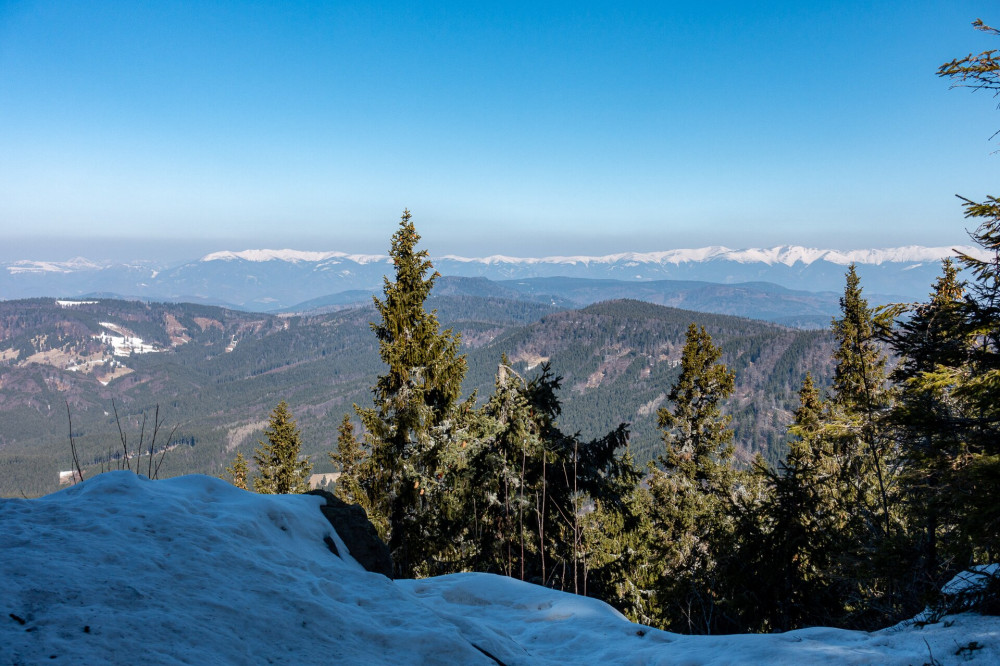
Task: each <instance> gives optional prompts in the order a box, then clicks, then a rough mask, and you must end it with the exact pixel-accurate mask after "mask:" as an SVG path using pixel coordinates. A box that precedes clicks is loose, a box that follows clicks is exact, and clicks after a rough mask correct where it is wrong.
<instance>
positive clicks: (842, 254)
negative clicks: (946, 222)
mask: <svg viewBox="0 0 1000 666" xmlns="http://www.w3.org/2000/svg"><path fill="white" fill-rule="evenodd" d="M956 251H959V252H963V253H966V254H971V255H972V256H980V255H981V254H982V251H981V250H979V249H978V248H974V247H969V246H960V247H955V248H952V247H947V246H941V247H924V246H919V245H907V246H905V247H895V248H884V249H871V250H824V249H819V248H809V247H802V246H799V245H779V246H777V247H772V248H748V249H744V250H733V249H730V248H728V247H725V246H722V245H714V246H710V247H702V248H691V249H678V250H664V251H661V252H622V253H618V254H607V255H602V256H587V255H577V256H551V257H510V256H506V255H500V254H494V255H490V256H488V257H476V258H471V257H461V256H457V255H453V254H448V255H444V256H443V257H441V259H446V260H449V261H456V262H460V263H482V264H487V265H490V264H529V265H530V264H582V265H589V264H616V263H622V264H635V265H639V264H673V265H679V264H687V263H697V262H706V261H732V262H736V263H740V264H752V263H759V264H766V265H768V266H773V265H775V264H784V265H785V266H793V265H795V264H802V265H804V266H808V265H810V264H813V263H815V262H817V261H827V262H829V263H831V264H837V265H840V266H846V265H848V264H851V263H856V264H874V265H880V264H883V263H914V262H919V263H923V262H928V261H940V260H941V259H944V258H945V257H952V256H955V252H956Z"/></svg>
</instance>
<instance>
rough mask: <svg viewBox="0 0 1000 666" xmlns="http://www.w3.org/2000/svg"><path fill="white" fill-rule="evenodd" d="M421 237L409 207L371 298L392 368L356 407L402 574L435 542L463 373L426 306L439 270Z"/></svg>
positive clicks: (375, 512) (461, 361)
mask: <svg viewBox="0 0 1000 666" xmlns="http://www.w3.org/2000/svg"><path fill="white" fill-rule="evenodd" d="M419 240H420V236H419V235H418V234H417V232H416V229H415V228H414V225H413V222H412V221H411V216H410V212H409V211H408V210H407V211H404V212H403V216H402V218H401V219H400V223H399V229H398V230H397V231H396V233H395V234H394V235H393V237H392V245H391V248H390V251H389V254H390V256H391V257H392V262H393V267H394V271H395V279H394V280H393V281H390V280H389V278H388V277H386V278H385V280H384V285H383V298H382V299H381V300H380V299H379V298H378V297H373V300H374V303H375V309H376V311H377V312H378V314H379V317H380V320H379V321H378V322H373V323H372V324H371V328H372V330H373V331H374V332H375V336H376V337H377V338H378V341H379V355H380V356H381V358H382V361H383V362H384V363H385V364H386V366H387V368H386V371H385V372H384V373H383V374H381V375H379V377H378V379H377V381H376V383H375V386H374V387H373V388H372V397H373V400H374V406H373V407H371V408H367V409H358V410H357V413H358V415H359V417H360V418H361V422H362V424H363V425H364V428H365V438H366V443H367V445H368V450H369V451H370V455H369V458H368V461H367V463H366V465H365V473H364V475H363V476H364V484H365V492H366V493H367V495H368V500H369V502H368V503H369V507H370V509H371V511H370V513H371V517H372V518H373V522H375V523H376V526H378V527H381V531H382V536H383V537H385V538H386V539H387V541H388V544H389V549H390V552H391V553H392V557H393V566H394V568H395V573H396V575H398V576H402V577H406V576H412V575H413V574H414V573H415V572H416V571H417V570H418V569H419V567H421V566H423V565H425V564H426V560H427V558H428V557H429V556H430V554H431V553H432V552H433V551H434V549H435V547H436V545H435V544H434V543H432V542H433V541H434V538H433V535H432V534H430V533H429V529H430V527H431V525H432V524H433V522H434V520H435V517H434V516H433V515H432V512H433V511H435V510H437V508H438V507H437V506H436V505H435V504H434V502H433V501H432V498H433V497H434V496H435V493H436V491H437V490H438V488H437V486H438V485H439V481H440V479H442V478H444V476H445V475H446V473H447V470H446V469H445V468H444V458H445V456H446V453H447V452H446V450H445V449H446V446H447V444H448V442H451V443H454V440H452V439H449V438H448V437H445V436H444V435H445V433H447V432H448V431H449V429H450V430H451V431H452V432H454V425H455V424H454V422H453V419H454V418H455V417H456V409H455V408H456V406H457V404H458V397H459V393H460V390H461V385H462V379H463V377H464V375H465V357H464V356H461V355H459V354H458V348H459V336H458V334H455V333H452V331H451V330H450V329H449V330H446V331H439V325H438V320H437V316H436V314H435V312H433V311H431V312H428V311H427V310H425V309H424V303H425V301H426V300H427V298H428V296H429V295H430V293H431V289H432V288H433V286H434V281H435V280H436V279H437V278H438V277H439V274H438V273H437V272H434V273H432V274H430V275H428V273H429V272H430V271H431V269H432V268H433V266H432V264H431V262H430V260H429V259H428V258H427V251H426V250H417V242H418V241H419ZM446 440H447V441H446ZM438 545H439V544H438Z"/></svg>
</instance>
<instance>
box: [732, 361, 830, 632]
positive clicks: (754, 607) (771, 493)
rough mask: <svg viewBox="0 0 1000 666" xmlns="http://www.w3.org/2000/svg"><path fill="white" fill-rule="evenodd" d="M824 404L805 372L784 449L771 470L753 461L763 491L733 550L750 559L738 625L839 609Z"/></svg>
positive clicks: (816, 617) (810, 618)
mask: <svg viewBox="0 0 1000 666" xmlns="http://www.w3.org/2000/svg"><path fill="white" fill-rule="evenodd" d="M824 411H825V406H824V403H823V401H822V400H821V398H820V394H819V390H818V389H817V388H816V386H815V384H814V383H813V380H812V376H811V375H809V374H807V375H806V377H805V379H804V380H803V383H802V388H801V389H800V390H799V406H798V408H797V409H796V410H795V415H794V416H795V420H794V422H793V423H792V425H790V426H789V429H788V430H789V434H790V435H791V441H790V442H789V451H788V455H787V456H786V458H785V460H784V461H783V462H782V463H781V464H780V465H779V467H778V469H777V470H774V469H770V468H768V467H766V466H764V465H762V464H761V463H760V462H759V461H758V462H757V463H756V465H755V471H756V473H757V474H758V475H760V476H761V477H762V479H763V482H764V485H765V488H766V498H767V499H766V500H765V501H764V503H763V505H762V506H761V507H760V514H759V515H758V516H755V517H751V520H750V521H747V520H745V519H744V521H743V523H742V528H743V531H742V533H741V535H740V541H741V544H742V551H743V552H741V554H740V555H739V557H740V558H742V559H745V560H747V561H748V562H750V565H749V566H748V567H746V572H745V575H746V574H749V578H745V579H744V580H743V581H742V582H741V583H742V584H743V585H744V586H747V587H749V588H750V589H751V590H752V592H753V594H752V595H751V596H750V598H749V601H751V602H752V603H750V604H749V605H748V606H746V607H744V608H742V609H741V611H742V616H743V618H744V624H745V626H747V628H750V629H753V630H756V631H773V630H779V631H788V630H790V629H796V628H798V627H802V626H807V625H810V624H831V623H835V622H836V621H837V620H838V619H839V618H840V616H841V614H842V613H841V611H840V609H839V604H840V599H839V589H838V586H837V581H836V577H835V576H834V575H833V574H834V558H835V556H836V553H837V552H838V538H839V530H838V520H837V517H836V516H837V506H836V501H837V497H838V496H837V483H838V478H837V473H838V469H837V465H836V460H835V458H834V455H833V451H832V447H831V445H830V443H829V442H828V441H825V440H824V439H823V437H822V428H823V422H824V419H825V416H824ZM752 518H756V521H754V520H752ZM748 527H749V528H750V529H749V530H748V529H747V528H748ZM755 527H756V529H755Z"/></svg>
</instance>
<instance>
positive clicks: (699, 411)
mask: <svg viewBox="0 0 1000 666" xmlns="http://www.w3.org/2000/svg"><path fill="white" fill-rule="evenodd" d="M967 210H968V213H969V215H970V217H973V218H975V219H977V220H979V221H981V224H980V226H979V227H978V228H977V229H976V231H975V232H974V233H973V234H972V237H973V239H974V240H975V241H976V242H977V243H978V244H979V245H980V246H981V247H982V248H984V249H986V250H988V251H989V252H991V253H992V256H993V257H994V259H993V260H992V261H982V260H978V259H975V258H973V257H969V256H965V255H960V256H959V257H958V263H959V265H960V266H961V267H963V268H964V269H965V271H964V272H965V274H966V275H968V276H969V277H970V279H969V280H968V281H967V282H963V281H962V280H961V278H960V277H959V276H960V271H959V266H956V264H955V263H954V262H952V261H951V260H950V259H949V260H946V261H945V262H944V263H943V265H942V274H941V277H940V278H939V279H938V280H937V282H936V283H935V284H934V285H931V286H930V287H929V290H930V295H929V297H928V300H927V301H926V302H924V303H917V304H900V305H895V306H890V307H883V308H879V309H875V308H872V307H871V306H869V304H868V302H867V300H866V299H865V297H864V294H863V287H862V285H861V284H860V280H859V278H858V276H857V274H856V272H855V268H854V266H853V265H851V266H850V267H849V268H848V270H847V273H846V275H845V287H844V293H843V296H842V297H841V299H840V310H841V312H840V316H839V317H837V318H835V319H834V321H833V322H832V325H831V331H830V332H829V333H828V336H829V341H830V345H829V350H828V353H826V354H823V353H817V351H816V350H817V349H818V346H817V345H816V339H815V338H812V337H808V336H812V335H815V334H809V333H802V332H796V331H786V332H785V335H784V336H775V335H774V333H773V331H770V330H768V328H767V325H765V324H760V323H757V322H747V321H745V320H736V319H733V318H727V317H722V316H709V317H704V318H702V319H701V321H697V322H696V321H692V319H694V318H693V317H692V316H691V313H686V312H684V311H677V310H664V309H662V308H658V307H656V306H652V305H649V304H645V303H640V302H636V301H618V302H612V303H605V304H598V305H595V306H591V307H589V308H585V309H583V310H579V311H569V312H560V313H555V314H551V315H547V316H545V317H544V318H543V319H542V320H540V321H539V322H538V323H537V324H536V325H534V326H537V327H539V328H542V329H544V330H546V331H547V333H546V334H545V335H544V336H542V337H541V338H540V339H541V340H544V341H545V342H546V343H547V344H545V345H544V346H533V343H534V342H535V341H536V340H537V339H536V338H531V337H525V332H524V330H520V331H516V332H514V333H512V334H510V335H507V336H501V337H498V338H496V339H495V340H493V341H491V342H489V343H488V344H485V345H483V346H482V347H480V348H477V349H476V350H475V352H474V353H475V354H489V353H493V354H499V358H498V360H497V362H496V366H495V367H496V372H495V375H494V379H493V387H492V389H491V390H489V391H488V393H487V392H486V391H484V394H486V395H488V397H480V396H479V395H478V393H477V394H473V395H471V396H470V395H468V393H467V392H464V391H463V382H464V381H465V379H466V377H467V375H468V374H470V373H469V368H470V360H471V358H472V356H473V354H472V353H469V354H464V353H462V352H463V351H464V350H463V348H462V346H461V344H460V335H459V333H458V332H457V331H455V330H453V329H444V330H442V328H441V326H440V324H439V321H438V318H437V316H436V313H435V312H434V311H433V310H428V309H427V308H426V307H425V305H426V303H427V302H428V300H429V298H430V295H431V293H432V291H433V286H434V282H435V281H436V280H437V278H438V277H439V276H438V274H437V273H433V272H432V271H433V266H432V265H431V262H430V261H429V259H428V257H427V252H426V250H419V249H417V243H418V241H419V238H420V237H419V235H418V234H417V232H416V229H415V228H414V225H413V222H412V220H411V217H410V215H409V213H408V212H405V213H404V215H403V218H402V220H401V222H400V227H399V229H398V231H397V232H396V234H395V235H394V236H393V239H392V247H391V250H390V253H391V256H392V257H393V259H394V265H395V267H396V279H395V281H387V282H386V285H385V289H384V294H383V298H381V299H376V300H375V306H376V311H377V318H376V321H375V322H373V323H372V324H371V328H372V332H373V333H374V337H375V339H376V340H377V341H378V353H379V357H380V358H381V360H382V362H383V368H382V371H381V373H380V374H379V376H378V378H377V380H376V382H375V384H374V386H373V388H372V398H373V401H372V402H371V403H368V402H363V403H360V404H357V405H355V406H354V412H355V416H356V417H357V418H358V419H359V420H360V422H361V428H360V430H359V431H358V432H360V433H361V437H360V438H359V437H358V436H357V435H356V434H355V432H356V431H355V428H354V427H353V425H352V423H351V421H352V416H351V415H350V414H345V416H344V417H343V419H342V422H341V428H340V430H339V437H338V445H337V450H336V451H333V452H331V454H330V457H331V460H332V461H335V462H336V463H337V465H338V466H339V468H340V470H341V472H342V474H341V477H340V479H339V480H338V484H337V489H336V492H337V494H338V495H339V496H340V497H341V498H342V499H344V500H345V501H348V502H353V503H357V504H360V505H361V506H363V507H364V508H365V510H366V511H367V513H368V515H369V517H370V519H371V520H372V522H373V523H374V524H375V525H376V528H377V529H378V530H379V532H380V534H381V536H382V537H383V538H384V539H385V540H386V542H387V543H388V544H389V548H390V551H391V553H392V557H393V563H394V570H395V574H396V575H397V576H402V577H413V576H426V575H440V574H446V573H452V572H459V571H486V572H494V573H499V574H503V575H507V576H514V577H518V578H520V579H522V580H528V581H532V582H535V583H537V584H540V585H546V586H550V587H554V588H558V589H561V590H566V591H571V592H574V593H577V594H586V595H592V596H596V597H599V598H601V599H603V600H605V601H607V602H609V603H611V604H613V605H615V606H616V607H618V608H619V609H620V610H622V612H624V613H625V614H626V615H628V616H629V617H630V618H632V619H633V620H635V621H638V622H642V623H645V624H649V625H653V626H657V627H662V628H665V629H669V630H673V631H683V632H693V633H729V632H745V631H776V630H777V631H786V630H789V629H793V628H797V627H802V626H809V625H814V624H824V625H833V626H841V627H851V628H874V627H878V626H884V625H885V624H886V623H888V622H894V621H898V620H900V619H902V618H906V617H911V616H912V615H913V614H914V613H916V612H917V611H919V610H921V609H922V608H924V607H926V606H928V605H930V606H931V607H933V608H942V607H941V606H940V605H935V604H939V601H940V600H939V599H937V597H936V594H937V592H938V590H940V588H941V585H942V583H943V582H945V581H946V580H948V579H949V578H950V577H951V576H952V575H954V574H955V573H956V572H957V571H959V570H962V569H965V568H967V567H970V566H973V565H976V564H983V563H989V562H992V561H995V559H996V557H997V556H998V554H1000V553H998V549H1000V514H998V511H1000V508H998V503H997V502H996V498H997V489H998V485H1000V483H998V479H1000V451H998V450H997V441H1000V438H998V437H997V434H998V433H997V429H998V428H1000V413H998V405H997V401H996V399H995V397H996V395H997V388H998V384H997V382H998V381H1000V360H998V359H1000V334H998V331H1000V326H998V324H1000V309H998V307H997V305H996V303H997V302H1000V297H998V296H997V294H998V293H1000V292H998V290H1000V203H998V202H996V201H994V200H990V201H988V202H987V203H985V204H975V203H972V202H969V203H968V204H967ZM684 322H686V325H685V323H684ZM654 331H655V334H654ZM623 339H628V340H629V341H630V344H629V345H628V347H627V348H626V347H625V346H623V345H622V344H621V342H620V341H621V340H623ZM543 352H544V353H545V354H546V355H545V356H543V355H542V354H543ZM560 354H561V355H560ZM494 358H496V356H494ZM803 358H806V359H808V361H809V362H807V363H805V364H803V363H802V359H803ZM793 359H794V361H793ZM824 360H826V361H829V363H831V364H832V375H830V374H828V375H826V377H829V382H828V383H827V381H825V380H823V381H819V382H818V381H817V380H816V378H815V376H814V374H813V372H812V370H810V369H807V368H806V367H804V366H807V365H811V366H812V367H814V368H816V369H817V370H818V371H820V372H822V371H824V370H825V369H826V368H827V366H826V365H824V363H823V361H824ZM518 361H522V362H523V361H530V365H531V366H537V368H538V369H537V370H536V371H534V372H532V373H527V372H524V371H523V370H524V368H523V367H521V366H518V365H517V362H518ZM657 361H663V362H662V363H657ZM477 365H478V366H479V367H480V370H479V372H482V367H483V366H484V365H485V364H483V363H479V364H477ZM561 366H565V367H569V368H572V369H573V370H574V374H572V375H570V374H569V373H566V374H563V373H561V372H560V371H559V370H560V367H561ZM738 375H742V376H743V381H742V383H738V382H737V381H736V377H737V376H738ZM612 376H619V377H622V378H623V381H622V382H621V384H620V385H619V387H620V388H619V390H620V391H621V393H620V394H619V393H617V392H608V393H605V394H604V396H606V397H605V399H606V400H607V403H604V402H602V401H598V400H594V401H580V407H579V410H580V411H579V412H577V413H576V414H575V415H574V417H575V418H570V416H569V414H568V410H565V411H564V409H563V396H565V395H567V394H570V395H571V394H572V393H573V392H574V391H578V390H579V391H582V392H584V393H586V389H587V388H588V387H592V385H600V383H601V382H603V381H604V380H606V379H607V378H609V377H612ZM646 380H648V381H646ZM481 382H482V379H479V380H478V381H477V383H481ZM646 384H649V386H648V387H647V386H646ZM793 386H794V387H796V389H797V401H796V403H795V404H794V405H790V406H789V405H785V404H784V403H782V402H779V401H778V400H774V401H773V402H770V403H764V404H763V405H762V404H761V403H759V402H757V403H754V402H753V401H749V400H747V397H748V396H749V395H750V394H751V393H758V392H759V393H764V394H767V395H769V396H772V398H774V397H777V396H780V395H782V393H783V392H785V391H787V390H788V389H790V388H791V387H793ZM664 387H667V388H664ZM657 391H660V392H664V391H665V394H664V393H660V394H657V393H656V392H657ZM625 393H628V394H629V395H631V396H632V399H634V400H639V401H642V400H645V399H646V398H649V397H650V396H654V395H655V396H656V397H654V398H653V399H652V400H651V401H650V402H648V403H645V404H647V405H649V407H648V411H649V412H650V413H652V414H654V415H655V428H656V430H657V432H658V434H659V442H658V443H657V444H654V445H650V443H649V441H648V440H645V441H643V444H642V448H639V447H635V449H633V447H632V446H631V445H630V442H631V437H632V431H631V426H630V424H628V423H625V422H622V423H618V424H616V425H614V426H612V427H611V428H609V429H607V430H605V431H601V430H600V428H601V427H603V424H606V421H602V419H606V418H608V416H612V415H613V414H614V411H613V407H610V408H609V409H607V411H605V409H602V408H603V407H604V406H605V405H606V404H608V405H611V404H625V403H627V402H628V398H625V397H624V396H623V394H625ZM591 395H599V394H597V393H596V392H594V393H592V394H591ZM369 405H370V406H369ZM747 412H754V413H755V414H758V413H759V414H764V415H766V416H767V417H770V419H771V420H772V421H773V422H774V423H775V425H776V426H779V425H784V426H787V427H785V428H784V430H785V434H784V436H783V437H782V438H781V439H780V441H781V445H779V444H778V441H777V440H775V441H774V442H773V443H772V441H771V440H768V439H767V438H763V437H761V436H760V433H759V432H754V433H753V436H754V441H756V442H758V443H759V444H760V446H759V447H758V448H757V450H747V449H746V448H744V449H743V450H742V454H743V455H742V456H738V455H736V454H737V447H736V446H735V444H734V442H735V437H736V434H737V432H738V429H737V428H735V427H734V423H737V418H738V417H740V416H745V415H746V414H747ZM785 414H788V418H787V419H785V418H784V415H785ZM612 417H613V416H612ZM748 421H749V422H750V423H751V424H755V423H759V422H760V421H753V420H749V419H745V418H744V421H743V423H746V422H748ZM580 423H584V424H586V425H585V427H577V426H578V424H580ZM564 424H573V426H574V428H576V429H574V430H569V429H567V428H566V427H565V425H564ZM744 427H746V426H744ZM751 427H753V426H751ZM588 429H589V431H588ZM778 429H779V430H780V429H781V428H778ZM639 452H642V453H643V454H644V457H645V459H646V461H644V462H645V464H642V463H640V462H638V456H637V455H636V454H637V453H639ZM769 457H770V458H771V459H770V460H769V459H768V458H769ZM994 596H995V595H994ZM942 612H943V611H942Z"/></svg>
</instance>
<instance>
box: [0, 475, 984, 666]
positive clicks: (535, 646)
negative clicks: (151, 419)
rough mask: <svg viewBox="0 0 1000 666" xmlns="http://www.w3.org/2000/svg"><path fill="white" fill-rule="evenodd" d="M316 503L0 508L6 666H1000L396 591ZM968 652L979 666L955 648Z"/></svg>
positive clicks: (170, 484) (916, 637)
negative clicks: (683, 631) (360, 559)
mask: <svg viewBox="0 0 1000 666" xmlns="http://www.w3.org/2000/svg"><path fill="white" fill-rule="evenodd" d="M321 501H322V500H321V499H320V498H318V497H313V496H301V495H299V496H263V495H254V494H251V493H247V492H244V491H241V490H237V489H236V488H233V487H232V486H230V485H229V484H227V483H225V482H223V481H220V480H218V479H213V478H210V477H205V476H189V477H180V478H176V479H170V480H166V481H155V482H152V481H148V480H146V479H144V478H141V477H138V476H135V475H133V474H130V473H128V472H111V473H107V474H103V475H101V476H98V477H95V478H93V479H90V480H88V481H86V482H85V483H82V484H79V485H76V486H73V487H71V488H68V489H66V490H63V491H61V492H59V493H55V494H53V495H49V496H47V497H44V498H41V499H35V500H20V499H0V554H2V557H0V606H2V611H3V615H2V616H0V664H38V663H74V664H106V663H113V664H126V663H128V664H132V663H152V664H181V663H191V664H207V663H211V664H247V663H277V664H321V663H350V664H372V663H392V664H400V663H406V664H443V663H463V664H465V663H468V664H475V663H482V664H495V663H497V662H498V661H499V662H501V663H505V664H550V663H551V664H563V663H579V664H609V663H611V664H615V663H617V664H675V663H688V664H740V663H745V664H759V663H772V664H797V665H798V664H803V663H810V664H813V663H830V664H834V663H835V664H844V663H853V664H871V663H879V664H921V663H925V662H931V661H932V659H931V655H933V658H934V659H937V660H938V662H940V663H945V664H948V663H965V662H966V661H968V660H969V659H970V658H971V660H973V661H976V662H981V663H984V664H985V663H997V661H998V660H1000V621H998V620H997V619H996V618H984V617H979V616H976V615H960V616H955V617H951V618H948V621H947V622H942V623H939V624H934V625H928V626H926V627H924V628H923V629H917V628H916V627H907V628H901V629H896V630H886V631H882V632H875V633H871V634H869V633H863V632H851V631H843V630H835V629H824V628H814V629H805V630H800V631H794V632H789V633H787V634H781V635H770V636H763V635H758V636H720V637H689V636H679V635H675V634H669V633H665V632H661V631H657V630H653V629H650V628H648V627H642V626H639V625H634V624H631V623H629V622H628V621H627V620H625V619H624V618H623V617H622V616H621V615H619V614H618V613H617V612H616V611H614V610H613V609H611V608H610V607H608V606H607V605H605V604H603V603H601V602H599V601H595V600H593V599H586V598H582V597H576V596H573V595H570V594H564V593H560V592H554V591H552V590H547V589H544V588H540V587H537V586H534V585H529V584H527V583H522V582H519V581H515V580H511V579H507V578H502V577H498V576H492V575H486V574H458V575H453V576H444V577H441V578H431V579H424V580H417V581H396V582H393V581H390V580H388V579H387V578H384V577H383V576H380V575H378V574H373V573H369V572H366V571H364V570H363V569H362V568H361V567H360V566H359V565H358V564H357V563H356V562H354V561H353V560H352V559H351V558H350V557H349V556H346V555H345V557H343V558H341V557H338V556H335V555H333V554H332V553H331V552H330V550H329V549H328V548H327V546H326V545H325V544H324V542H323V538H324V536H327V535H329V536H331V537H332V538H333V539H334V541H335V542H336V543H337V546H338V550H339V551H340V552H341V553H346V547H345V546H344V544H343V542H342V541H341V540H340V539H339V537H337V536H336V534H335V533H333V530H332V528H331V526H330V524H329V523H328V522H327V521H326V520H325V519H324V518H323V516H322V514H321V513H320V510H319V505H320V503H321ZM972 641H975V642H976V643H978V645H980V646H982V649H978V650H975V651H974V652H972V653H971V655H965V653H962V654H958V655H957V654H956V648H957V647H960V646H963V645H968V644H969V643H970V642H972Z"/></svg>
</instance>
